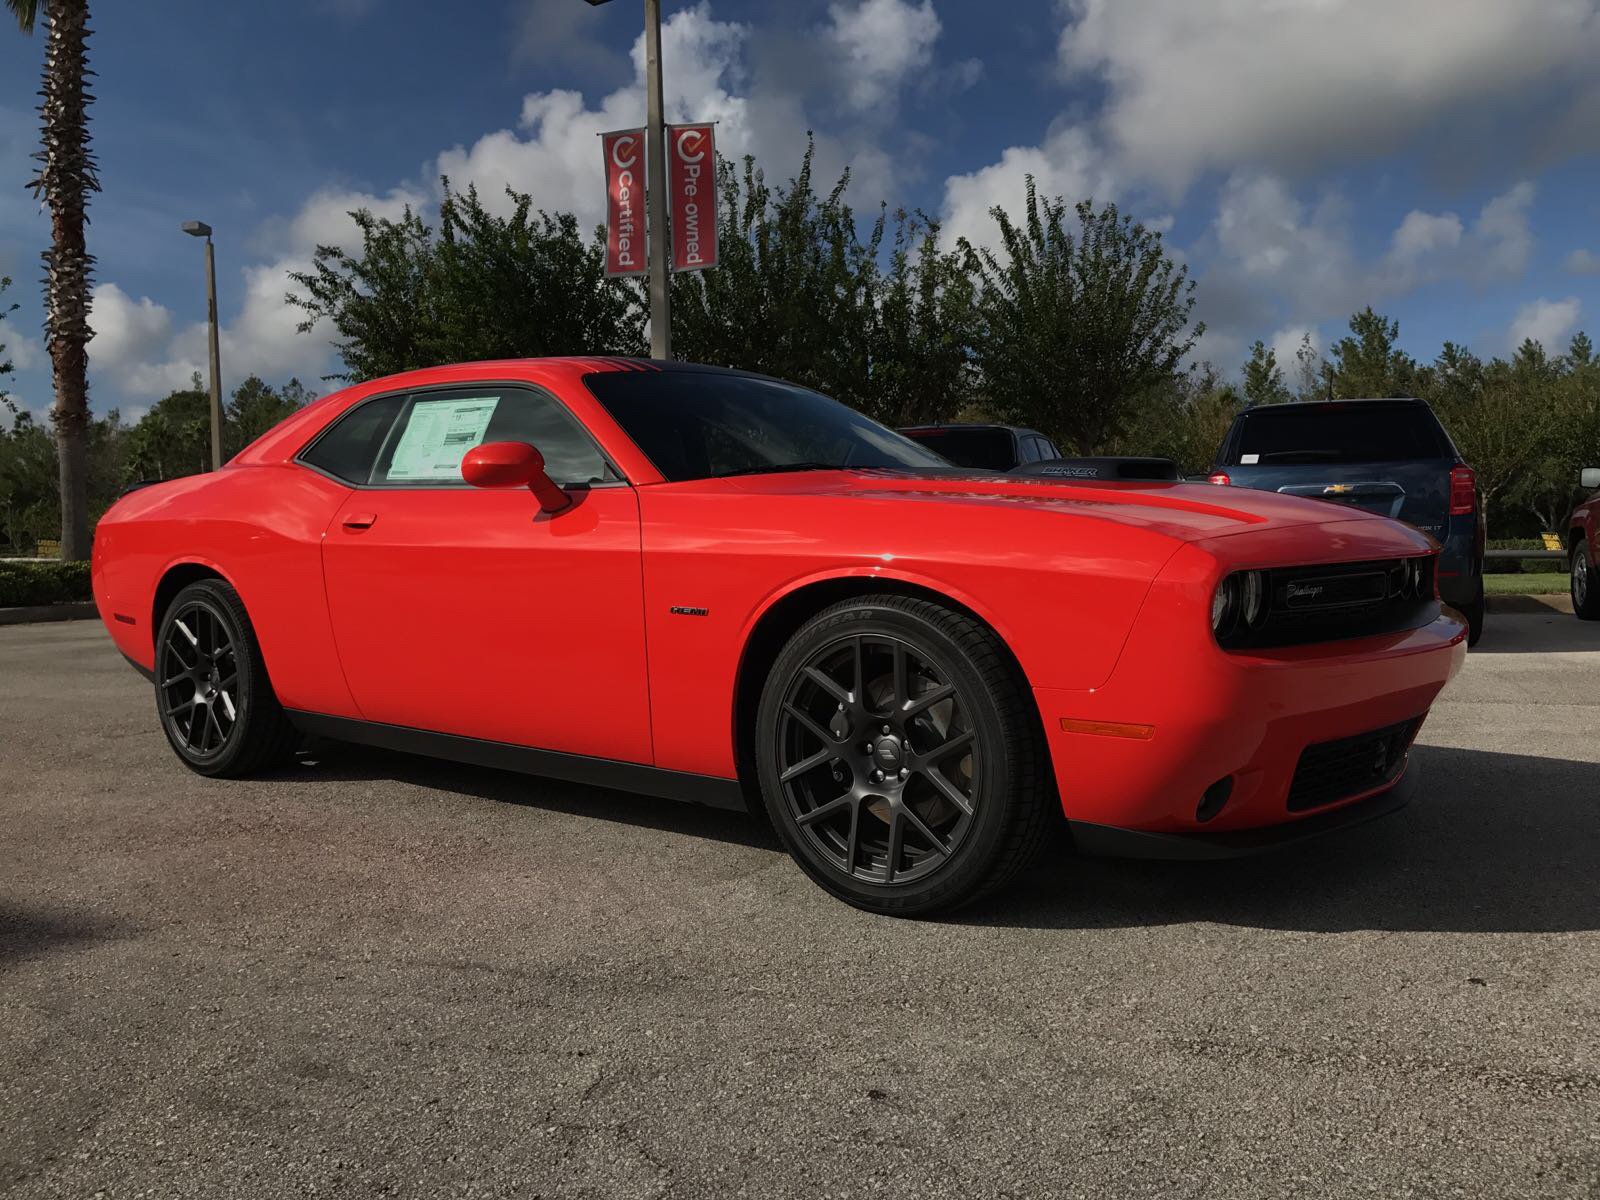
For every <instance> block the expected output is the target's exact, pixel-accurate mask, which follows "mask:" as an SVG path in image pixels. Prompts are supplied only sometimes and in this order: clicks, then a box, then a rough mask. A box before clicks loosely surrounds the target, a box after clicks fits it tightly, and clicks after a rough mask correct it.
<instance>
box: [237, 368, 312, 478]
mask: <svg viewBox="0 0 1600 1200" xmlns="http://www.w3.org/2000/svg"><path fill="white" fill-rule="evenodd" d="M314 399H316V397H315V396H314V395H313V394H311V393H310V392H307V391H306V389H305V388H303V387H301V386H300V381H299V380H298V379H291V380H289V382H288V383H287V384H285V385H284V386H283V388H282V389H277V388H274V387H272V386H271V385H269V384H266V383H263V382H262V381H261V380H260V379H259V378H258V377H256V376H254V375H252V376H250V377H249V378H248V379H246V380H245V381H244V382H243V383H241V384H240V385H239V386H238V387H237V388H235V389H234V392H233V395H232V397H230V398H229V400H228V403H227V406H226V407H225V408H224V409H223V413H222V422H223V423H222V445H223V453H224V454H225V455H226V456H227V457H228V458H232V457H233V456H234V455H235V454H237V453H239V451H241V450H243V449H244V448H245V447H246V446H248V445H249V444H250V443H251V442H253V441H255V440H256V439H257V438H258V437H260V436H261V435H262V434H263V433H265V432H266V431H267V430H269V429H271V428H272V427H273V426H274V425H276V424H277V423H278V422H279V421H282V420H283V419H284V418H285V417H288V416H292V415H293V414H294V413H296V412H298V411H299V410H300V409H302V408H304V407H305V406H306V405H307V404H309V403H310V402H311V401H312V400H314Z"/></svg>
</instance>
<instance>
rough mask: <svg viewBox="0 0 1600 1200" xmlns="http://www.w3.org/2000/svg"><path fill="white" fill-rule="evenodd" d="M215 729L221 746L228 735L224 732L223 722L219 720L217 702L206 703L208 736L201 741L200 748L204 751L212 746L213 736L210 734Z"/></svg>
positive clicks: (218, 743)
mask: <svg viewBox="0 0 1600 1200" xmlns="http://www.w3.org/2000/svg"><path fill="white" fill-rule="evenodd" d="M213 729H214V730H216V731H217V745H219V746H220V745H222V743H223V742H225V741H226V740H227V736H226V735H225V734H224V733H223V732H222V722H221V721H219V720H217V706H216V705H215V704H208V705H206V736H205V737H204V738H203V740H202V741H201V743H200V749H201V751H202V752H204V751H206V750H208V749H210V748H211V738H210V736H209V735H210V733H211V731H212V730H213Z"/></svg>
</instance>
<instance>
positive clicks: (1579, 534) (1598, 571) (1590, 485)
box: [1567, 467, 1600, 621]
mask: <svg viewBox="0 0 1600 1200" xmlns="http://www.w3.org/2000/svg"><path fill="white" fill-rule="evenodd" d="M1578 483H1579V486H1580V487H1582V488H1583V489H1584V490H1586V491H1593V492H1594V495H1592V496H1590V497H1589V498H1588V499H1587V500H1585V501H1584V502H1583V503H1582V504H1580V505H1578V507H1577V508H1575V509H1573V510H1572V516H1571V518H1570V519H1569V520H1568V522H1567V524H1568V525H1569V526H1570V528H1569V529H1568V531H1567V556H1568V561H1569V564H1570V566H1571V568H1572V611H1573V612H1575V613H1577V614H1578V616H1579V618H1581V619H1582V620H1585V621H1600V467H1585V468H1584V469H1583V471H1582V473H1581V474H1580V475H1579V477H1578Z"/></svg>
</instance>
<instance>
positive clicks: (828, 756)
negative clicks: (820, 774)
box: [778, 744, 839, 783]
mask: <svg viewBox="0 0 1600 1200" xmlns="http://www.w3.org/2000/svg"><path fill="white" fill-rule="evenodd" d="M838 757H839V756H838V754H837V753H836V752H835V751H834V748H833V746H832V745H831V744H830V745H827V746H824V747H823V748H822V749H821V750H818V751H817V752H816V753H815V754H813V755H812V756H811V757H810V758H803V759H801V760H800V761H799V762H797V763H795V764H794V766H792V767H790V768H789V769H788V770H787V771H785V772H784V773H783V774H782V775H780V776H778V782H779V783H788V782H789V781H790V780H791V779H798V778H799V777H800V776H801V775H804V774H805V773H806V772H807V771H811V770H815V769H816V768H817V767H820V766H821V765H822V764H823V763H825V762H829V761H831V760H832V759H835V758H838Z"/></svg>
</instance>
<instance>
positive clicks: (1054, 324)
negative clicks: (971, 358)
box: [962, 176, 1205, 454]
mask: <svg viewBox="0 0 1600 1200" xmlns="http://www.w3.org/2000/svg"><path fill="white" fill-rule="evenodd" d="M1071 211H1072V213H1073V214H1074V215H1075V216H1076V228H1075V229H1069V228H1068V219H1069V216H1068V214H1069V210H1068V208H1067V205H1066V203H1065V202H1064V201H1062V200H1060V199H1056V200H1049V199H1042V198H1041V197H1040V196H1039V195H1038V191H1037V188H1036V186H1035V183H1034V180H1033V178H1032V177H1031V176H1029V177H1028V180H1027V204H1026V215H1025V217H1024V220H1023V222H1022V224H1021V225H1017V224H1016V223H1014V222H1013V221H1012V220H1011V219H1010V217H1009V216H1008V215H1007V214H1006V212H1005V210H1004V209H1002V208H999V207H996V208H995V209H994V210H993V216H994V219H995V221H996V223H997V224H998V225H999V232H1000V249H999V250H998V251H995V250H989V249H977V248H974V247H973V246H972V245H971V244H970V243H967V242H965V241H963V243H962V247H963V249H964V251H965V252H966V254H967V256H968V263H969V267H970V269H971V271H972V272H973V274H974V275H975V276H976V279H977V284H978V299H977V309H978V328H977V333H976V336H975V341H974V349H975V361H976V363H977V366H978V369H979V370H980V371H981V372H982V376H983V386H984V389H985V391H986V393H987V402H988V404H989V405H990V406H992V407H993V408H994V410H995V411H996V412H997V413H999V414H1001V415H1003V416H1005V417H1007V418H1008V419H1011V420H1014V421H1016V422H1018V423H1026V424H1030V425H1035V426H1037V427H1039V428H1040V429H1042V430H1044V431H1045V432H1046V433H1048V434H1049V435H1050V436H1051V437H1052V438H1054V439H1055V441H1056V442H1057V444H1058V445H1060V446H1062V447H1063V448H1066V449H1070V450H1072V451H1074V452H1076V453H1080V454H1089V453H1094V452H1096V451H1098V450H1100V449H1102V448H1104V447H1106V446H1108V445H1110V444H1112V443H1113V442H1114V441H1115V440H1116V439H1117V438H1118V437H1119V435H1121V434H1122V433H1123V432H1125V430H1126V429H1127V428H1128V426H1129V424H1130V422H1131V421H1132V419H1133V416H1134V412H1135V408H1136V406H1137V404H1138V402H1139V400H1140V399H1141V398H1142V397H1143V396H1144V395H1145V394H1147V393H1148V392H1149V391H1150V390H1151V389H1152V388H1153V387H1155V386H1157V385H1159V384H1161V383H1163V382H1164V381H1170V380H1171V379H1172V377H1173V376H1174V375H1176V374H1177V372H1178V370H1179V365H1180V364H1181V363H1182V361H1183V359H1184V357H1185V356H1186V355H1187V354H1188V353H1189V351H1190V350H1192V349H1193V348H1194V345H1195V342H1196V340H1197V339H1198V338H1199V337H1200V335H1201V334H1202V333H1203V332H1204V329H1205V327H1204V326H1203V325H1198V324H1197V325H1195V326H1194V327H1193V328H1191V327H1190V325H1189V318H1190V313H1191V311H1192V309H1193V307H1194V284H1193V282H1192V281H1191V280H1190V279H1189V277H1188V269H1187V268H1186V267H1182V266H1179V265H1178V264H1177V263H1175V262H1174V261H1173V260H1172V258H1171V257H1169V256H1168V254H1167V253H1166V250H1165V248H1164V247H1163V245H1162V242H1161V235H1160V233H1157V232H1153V231H1150V230H1147V229H1145V227H1144V226H1143V225H1140V224H1137V223H1135V222H1134V221H1133V220H1132V218H1130V217H1124V216H1122V215H1120V214H1119V213H1118V212H1117V208H1116V206H1115V205H1111V204H1108V205H1106V206H1105V207H1104V208H1101V209H1099V210H1096V209H1095V208H1094V206H1093V205H1092V204H1090V203H1087V202H1085V203H1081V204H1079V205H1077V207H1076V208H1075V209H1073V210H1071Z"/></svg>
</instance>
